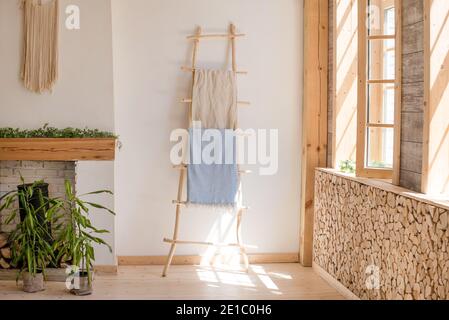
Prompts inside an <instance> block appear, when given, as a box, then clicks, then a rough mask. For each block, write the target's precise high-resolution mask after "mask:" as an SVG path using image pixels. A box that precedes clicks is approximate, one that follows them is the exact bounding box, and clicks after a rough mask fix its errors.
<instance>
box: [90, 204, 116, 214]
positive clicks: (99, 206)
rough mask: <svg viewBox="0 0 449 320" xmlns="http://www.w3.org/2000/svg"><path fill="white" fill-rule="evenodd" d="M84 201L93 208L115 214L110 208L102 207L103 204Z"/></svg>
mask: <svg viewBox="0 0 449 320" xmlns="http://www.w3.org/2000/svg"><path fill="white" fill-rule="evenodd" d="M85 203H86V204H87V205H89V206H91V207H94V208H97V209H102V210H106V211H108V212H109V213H111V214H113V215H114V216H115V212H114V211H112V210H110V209H108V208H106V207H104V206H102V205H100V204H97V203H92V202H85Z"/></svg>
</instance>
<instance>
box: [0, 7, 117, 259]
mask: <svg viewBox="0 0 449 320" xmlns="http://www.w3.org/2000/svg"><path fill="white" fill-rule="evenodd" d="M19 2H20V1H16V0H0V63H1V65H0V127H7V126H8V127H21V128H36V127H40V126H42V125H43V124H45V123H50V124H51V125H52V126H56V127H66V126H72V127H81V128H83V127H85V126H89V127H91V128H98V129H102V130H110V131H114V115H113V114H114V109H113V77H112V34H111V3H110V0H95V1H88V0H60V18H61V20H60V21H61V23H60V37H59V39H60V50H59V56H60V64H59V66H60V72H59V80H58V82H57V84H56V86H55V88H54V91H53V93H52V94H43V95H37V94H35V93H31V92H29V91H27V90H26V89H24V87H23V85H22V84H21V82H20V81H19V72H20V60H21V39H22V32H21V26H22V19H21V16H22V15H21V11H20V9H19ZM71 4H75V5H78V6H79V7H80V10H81V29H80V30H77V31H69V30H67V29H66V28H65V13H64V12H65V8H66V6H67V5H71ZM77 173H78V192H79V193H83V192H85V191H92V189H93V190H97V189H98V188H110V189H113V184H114V182H113V174H114V171H113V164H112V163H80V164H79V167H78V169H77ZM105 200H107V201H106V204H107V205H109V206H110V207H113V201H111V199H105ZM100 201H101V200H100ZM103 203H104V202H103ZM93 219H94V223H96V225H97V226H99V227H101V228H109V229H111V228H112V227H113V224H114V219H113V217H109V216H102V215H99V216H98V215H96V214H94V215H93ZM111 231H113V230H111ZM109 241H110V242H112V244H113V242H114V241H113V234H112V235H110V237H109ZM98 256H99V259H98V260H97V264H113V263H114V261H115V258H114V254H109V253H108V251H107V250H105V249H101V250H100V251H99V253H98Z"/></svg>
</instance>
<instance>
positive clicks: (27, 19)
mask: <svg viewBox="0 0 449 320" xmlns="http://www.w3.org/2000/svg"><path fill="white" fill-rule="evenodd" d="M22 9H23V57H22V59H23V61H22V71H21V78H22V80H23V84H24V85H25V87H26V88H27V89H28V90H30V91H33V92H36V93H42V92H44V91H51V90H52V88H53V86H54V84H55V83H56V80H57V77H58V28H59V21H58V20H59V19H58V15H59V14H58V13H59V0H23V2H22Z"/></svg>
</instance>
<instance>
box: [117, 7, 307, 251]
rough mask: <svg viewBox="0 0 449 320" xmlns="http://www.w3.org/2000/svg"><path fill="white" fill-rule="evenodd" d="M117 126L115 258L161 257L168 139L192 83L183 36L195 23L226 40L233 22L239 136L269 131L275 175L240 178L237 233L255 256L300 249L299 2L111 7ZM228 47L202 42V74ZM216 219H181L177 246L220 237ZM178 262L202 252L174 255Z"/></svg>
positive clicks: (180, 120) (171, 188)
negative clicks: (275, 139) (243, 210)
mask: <svg viewBox="0 0 449 320" xmlns="http://www.w3.org/2000/svg"><path fill="white" fill-rule="evenodd" d="M112 12H113V13H112V16H113V48H114V50H113V51H114V82H115V88H116V90H115V103H116V113H115V119H116V128H117V132H118V134H119V135H120V140H121V141H122V142H123V148H122V150H121V151H120V152H119V155H118V159H117V161H116V193H117V195H116V209H117V212H118V217H117V228H116V229H117V230H116V232H117V233H116V240H117V254H118V255H165V254H166V253H167V251H168V246H167V245H166V244H164V243H162V239H163V238H164V237H171V234H172V228H173V224H174V210H175V208H174V206H173V205H171V201H172V200H173V199H175V197H176V191H177V184H178V173H177V172H176V171H175V170H173V169H172V168H171V167H172V166H171V163H170V160H169V152H170V148H171V146H172V145H171V144H170V142H169V135H170V132H171V131H172V130H173V129H175V128H183V127H186V125H187V123H186V119H187V113H186V110H187V108H186V106H185V105H182V104H180V103H178V102H179V100H180V99H182V98H186V97H189V87H190V85H191V82H190V80H191V76H190V75H189V74H184V73H182V72H181V71H180V66H181V65H187V64H188V63H189V61H190V55H191V50H192V47H191V43H189V42H188V41H186V39H185V37H186V36H187V35H189V34H192V33H193V32H194V30H195V26H196V25H201V26H202V27H203V29H204V32H209V33H210V32H213V33H215V32H219V33H221V32H226V31H227V27H228V25H229V23H230V22H234V23H235V24H236V25H237V27H238V29H239V31H240V32H244V33H246V34H247V37H246V38H244V39H239V40H238V47H237V58H238V66H239V69H242V70H248V71H249V72H250V73H249V75H248V76H239V95H240V99H242V100H250V101H251V102H252V106H251V107H250V108H245V109H242V110H241V111H240V126H241V127H242V128H255V129H258V128H276V129H279V135H280V138H279V139H280V152H279V172H278V174H277V175H275V176H271V177H262V176H259V175H257V174H253V175H251V176H248V177H245V178H244V191H245V195H246V201H245V202H246V203H247V204H248V205H249V206H251V211H250V212H249V214H248V216H245V217H244V225H243V234H244V237H245V240H246V242H247V243H249V244H253V245H257V246H258V249H256V250H252V251H253V252H261V253H277V252H282V253H288V252H298V251H299V203H300V201H299V198H300V167H301V166H300V154H301V130H300V123H301V112H300V110H301V108H302V107H301V105H302V92H301V90H302V89H301V88H302V82H301V81H302V76H301V75H302V1H300V0H182V1H180V0H113V1H112ZM226 48H227V43H224V42H223V41H209V42H204V43H201V46H200V53H199V56H198V59H199V62H200V66H202V67H222V66H223V65H224V61H225V60H226V54H225V53H226ZM226 223H227V221H223V220H220V219H219V218H218V215H217V214H213V213H205V212H201V213H195V212H192V211H191V210H189V213H186V215H183V219H182V224H181V228H182V233H181V236H183V237H184V238H191V239H192V238H193V240H204V239H206V238H210V235H211V233H213V232H214V231H215V230H220V229H221V230H222V232H225V231H223V229H226ZM178 253H180V254H196V253H203V251H201V250H200V249H198V248H195V247H184V248H182V247H179V250H178Z"/></svg>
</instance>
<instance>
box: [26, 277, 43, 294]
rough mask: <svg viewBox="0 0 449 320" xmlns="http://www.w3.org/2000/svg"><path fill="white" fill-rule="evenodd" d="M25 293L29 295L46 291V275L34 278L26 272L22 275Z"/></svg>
mask: <svg viewBox="0 0 449 320" xmlns="http://www.w3.org/2000/svg"><path fill="white" fill-rule="evenodd" d="M22 280H23V291H25V292H27V293H36V292H40V291H44V290H45V284H44V275H43V274H42V273H37V274H36V275H34V276H32V275H31V274H30V273H28V272H24V273H23V275H22Z"/></svg>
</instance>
